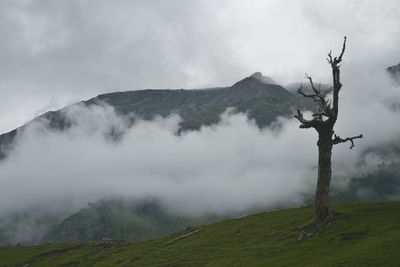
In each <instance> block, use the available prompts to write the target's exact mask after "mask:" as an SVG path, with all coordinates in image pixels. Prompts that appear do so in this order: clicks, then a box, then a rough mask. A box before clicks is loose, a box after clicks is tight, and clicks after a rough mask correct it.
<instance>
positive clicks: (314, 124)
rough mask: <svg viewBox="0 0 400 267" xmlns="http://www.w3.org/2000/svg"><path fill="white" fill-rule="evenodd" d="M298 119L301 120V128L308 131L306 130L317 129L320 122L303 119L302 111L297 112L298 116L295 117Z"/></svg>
mask: <svg viewBox="0 0 400 267" xmlns="http://www.w3.org/2000/svg"><path fill="white" fill-rule="evenodd" d="M294 117H295V118H296V119H298V120H299V122H301V124H300V128H302V129H306V128H315V127H317V125H318V122H317V121H316V120H315V119H313V120H306V119H304V117H303V113H301V111H300V110H297V115H295V116H294Z"/></svg>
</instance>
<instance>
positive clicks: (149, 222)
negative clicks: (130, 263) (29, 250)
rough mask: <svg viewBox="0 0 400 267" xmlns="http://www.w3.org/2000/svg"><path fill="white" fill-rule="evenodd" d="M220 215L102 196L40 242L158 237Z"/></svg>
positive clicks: (57, 226) (146, 201) (67, 219)
mask: <svg viewBox="0 0 400 267" xmlns="http://www.w3.org/2000/svg"><path fill="white" fill-rule="evenodd" d="M216 219H217V218H216V217H214V216H197V217H190V216H179V215H172V214H170V213H168V212H166V209H165V208H164V207H163V206H162V205H161V203H160V202H158V201H156V200H144V201H126V200H125V201H124V200H116V199H113V200H105V199H104V200H100V201H98V202H96V203H89V206H88V207H87V208H84V209H81V210H80V211H78V212H76V213H74V214H72V215H71V216H69V217H67V218H65V219H64V220H62V221H61V222H60V223H59V224H57V225H55V226H54V227H52V229H51V230H50V231H49V232H48V233H47V234H46V235H45V236H44V237H43V239H42V240H41V243H47V242H51V243H60V242H68V243H70V242H88V241H96V240H102V239H104V238H106V239H123V240H129V241H143V240H149V239H156V238H160V237H162V236H165V235H168V234H172V233H173V232H176V231H179V230H182V229H185V228H186V227H189V226H194V225H199V224H203V223H207V222H211V221H215V220H216Z"/></svg>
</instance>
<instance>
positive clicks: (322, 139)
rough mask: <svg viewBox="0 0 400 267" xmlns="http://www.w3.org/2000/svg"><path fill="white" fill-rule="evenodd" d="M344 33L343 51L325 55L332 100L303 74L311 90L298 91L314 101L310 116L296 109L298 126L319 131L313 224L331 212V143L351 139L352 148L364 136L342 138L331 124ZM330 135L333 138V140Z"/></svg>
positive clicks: (335, 114) (328, 217)
mask: <svg viewBox="0 0 400 267" xmlns="http://www.w3.org/2000/svg"><path fill="white" fill-rule="evenodd" d="M346 39H347V38H346V36H345V37H344V41H343V47H342V52H341V53H340V55H339V57H333V56H332V52H329V54H328V58H327V60H328V63H329V65H331V68H332V78H333V101H332V102H331V101H330V100H329V99H326V98H325V97H326V94H323V93H321V86H320V85H319V86H315V84H314V82H313V79H312V78H311V76H308V75H307V74H306V78H307V79H308V81H309V82H310V86H311V93H306V92H304V91H303V86H302V85H301V86H300V88H299V89H298V93H299V94H300V95H302V96H304V97H307V98H311V99H313V100H314V102H316V103H317V110H316V111H315V112H314V113H313V119H310V120H308V119H305V118H304V116H303V113H302V112H301V111H300V110H298V111H297V114H296V115H295V116H294V117H295V118H297V119H298V120H299V122H300V123H301V124H300V128H302V129H308V128H314V129H315V130H316V131H317V132H318V182H317V191H316V193H315V201H314V206H315V219H314V222H315V223H316V224H326V223H328V222H329V221H330V220H331V218H332V215H331V214H330V210H329V186H330V183H331V177H332V168H331V158H332V146H333V145H337V144H340V143H346V142H350V143H351V146H350V149H352V148H353V147H354V140H355V139H358V138H363V135H362V134H360V135H357V136H353V137H347V138H341V137H340V136H338V135H336V134H335V132H334V130H333V129H334V126H335V123H336V120H337V118H338V113H339V92H340V90H341V88H342V83H341V82H340V63H341V62H342V57H343V54H344V51H345V49H346ZM332 136H334V138H333V139H332Z"/></svg>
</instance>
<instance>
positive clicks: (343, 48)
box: [336, 36, 347, 67]
mask: <svg viewBox="0 0 400 267" xmlns="http://www.w3.org/2000/svg"><path fill="white" fill-rule="evenodd" d="M346 40H347V36H345V37H344V41H343V47H342V52H341V53H340V56H339V58H338V59H337V61H336V64H337V63H340V62H341V61H342V57H343V54H344V51H345V50H346ZM338 67H340V66H338Z"/></svg>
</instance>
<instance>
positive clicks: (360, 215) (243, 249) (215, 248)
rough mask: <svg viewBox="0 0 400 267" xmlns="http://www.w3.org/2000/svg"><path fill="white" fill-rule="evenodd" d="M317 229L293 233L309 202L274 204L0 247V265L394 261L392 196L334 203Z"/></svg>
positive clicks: (399, 210)
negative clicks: (129, 230) (155, 228)
mask: <svg viewBox="0 0 400 267" xmlns="http://www.w3.org/2000/svg"><path fill="white" fill-rule="evenodd" d="M334 211H335V220H334V222H333V223H332V224H331V225H330V226H329V227H328V228H327V229H326V230H325V231H324V232H323V233H320V234H317V235H315V236H311V237H308V238H307V239H305V240H299V232H300V231H301V227H302V226H304V225H305V224H306V223H307V222H308V221H309V220H310V219H311V218H312V209H311V208H300V209H288V210H279V211H274V212H268V213H261V214H256V215H252V216H248V217H244V218H240V219H235V220H226V221H221V222H218V223H214V224H210V225H206V226H202V227H199V228H191V229H186V230H185V231H183V232H179V233H176V234H174V235H172V236H168V237H166V238H163V239H159V240H154V241H147V242H142V243H136V244H131V243H128V242H124V241H100V242H96V243H91V244H58V245H54V244H49V245H42V246H37V247H13V248H9V247H8V248H1V249H0V266H23V265H24V264H28V265H26V266H29V267H32V266H398V263H399V262H400V227H399V226H400V202H379V203H353V204H341V205H335V206H334Z"/></svg>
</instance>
